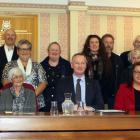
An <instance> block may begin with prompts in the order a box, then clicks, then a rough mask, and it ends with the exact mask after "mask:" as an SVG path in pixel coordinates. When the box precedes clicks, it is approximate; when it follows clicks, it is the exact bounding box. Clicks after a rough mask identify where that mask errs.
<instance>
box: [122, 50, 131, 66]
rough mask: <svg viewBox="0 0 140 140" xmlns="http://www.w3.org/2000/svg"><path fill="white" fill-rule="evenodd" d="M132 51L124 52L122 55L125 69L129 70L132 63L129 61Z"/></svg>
mask: <svg viewBox="0 0 140 140" xmlns="http://www.w3.org/2000/svg"><path fill="white" fill-rule="evenodd" d="M129 52H130V51H126V52H123V53H121V55H120V57H121V59H122V62H123V65H124V68H127V67H128V66H129V65H130V64H131V63H130V62H129V61H128V54H129Z"/></svg>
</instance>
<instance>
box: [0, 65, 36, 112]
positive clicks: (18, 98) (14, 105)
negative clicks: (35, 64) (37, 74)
mask: <svg viewBox="0 0 140 140" xmlns="http://www.w3.org/2000/svg"><path fill="white" fill-rule="evenodd" d="M8 79H9V81H10V82H11V83H12V86H11V87H9V88H6V89H4V90H2V93H1V94H0V111H13V112H35V111H36V96H35V93H34V92H33V91H32V90H30V89H27V88H25V87H24V86H23V82H24V74H23V73H22V71H21V70H20V69H19V68H18V67H15V68H12V69H11V70H10V71H9V74H8Z"/></svg>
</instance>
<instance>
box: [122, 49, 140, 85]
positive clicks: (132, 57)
mask: <svg viewBox="0 0 140 140" xmlns="http://www.w3.org/2000/svg"><path fill="white" fill-rule="evenodd" d="M128 60H129V63H130V65H129V66H128V67H127V68H125V69H124V71H123V73H122V77H121V83H126V82H128V81H130V77H131V75H132V65H133V64H135V63H137V62H140V48H135V49H134V50H131V51H130V53H129V55H128Z"/></svg>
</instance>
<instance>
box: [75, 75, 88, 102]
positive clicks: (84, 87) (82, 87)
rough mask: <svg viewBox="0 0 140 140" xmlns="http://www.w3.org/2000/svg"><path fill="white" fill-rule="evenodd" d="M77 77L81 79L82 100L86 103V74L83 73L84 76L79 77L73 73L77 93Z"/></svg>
mask: <svg viewBox="0 0 140 140" xmlns="http://www.w3.org/2000/svg"><path fill="white" fill-rule="evenodd" d="M77 79H81V81H80V86H81V100H82V102H83V103H86V100H85V94H86V86H85V85H86V82H85V75H82V77H80V78H79V77H77V76H76V75H75V74H73V82H74V90H75V93H76V84H77Z"/></svg>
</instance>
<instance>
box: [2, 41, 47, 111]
mask: <svg viewBox="0 0 140 140" xmlns="http://www.w3.org/2000/svg"><path fill="white" fill-rule="evenodd" d="M31 49H32V44H31V43H30V42H29V41H28V40H20V41H19V42H18V44H17V53H18V55H19V58H18V60H15V61H11V62H9V63H7V64H6V66H5V68H4V70H3V75H2V79H3V85H5V84H7V83H9V79H8V72H9V70H10V69H11V68H13V67H19V68H20V69H21V70H22V72H23V73H24V75H25V83H29V84H31V85H33V87H34V88H35V93H36V96H37V103H38V108H39V109H40V108H42V107H44V106H45V102H44V98H43V95H42V92H43V90H44V89H45V87H46V85H47V82H46V73H45V71H44V69H43V68H42V66H41V65H40V64H38V63H37V62H33V61H32V60H31Z"/></svg>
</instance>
